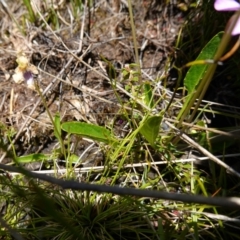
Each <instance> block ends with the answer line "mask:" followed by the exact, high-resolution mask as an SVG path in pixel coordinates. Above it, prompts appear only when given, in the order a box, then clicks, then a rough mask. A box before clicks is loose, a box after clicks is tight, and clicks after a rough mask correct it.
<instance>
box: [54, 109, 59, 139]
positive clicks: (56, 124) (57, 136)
mask: <svg viewBox="0 0 240 240" xmlns="http://www.w3.org/2000/svg"><path fill="white" fill-rule="evenodd" d="M54 135H55V137H56V138H57V139H58V141H59V142H61V120H60V115H59V113H57V114H56V115H55V117H54Z"/></svg>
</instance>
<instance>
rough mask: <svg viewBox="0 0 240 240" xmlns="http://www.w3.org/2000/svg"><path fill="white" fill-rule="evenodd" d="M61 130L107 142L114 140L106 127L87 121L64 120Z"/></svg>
mask: <svg viewBox="0 0 240 240" xmlns="http://www.w3.org/2000/svg"><path fill="white" fill-rule="evenodd" d="M62 130H64V131H65V132H67V133H74V134H78V135H81V136H83V137H87V138H90V139H93V140H96V141H100V142H106V143H109V142H110V141H112V140H114V139H113V137H112V135H111V132H110V131H109V130H108V129H106V128H104V127H100V126H96V125H93V124H89V123H83V122H65V123H63V124H62Z"/></svg>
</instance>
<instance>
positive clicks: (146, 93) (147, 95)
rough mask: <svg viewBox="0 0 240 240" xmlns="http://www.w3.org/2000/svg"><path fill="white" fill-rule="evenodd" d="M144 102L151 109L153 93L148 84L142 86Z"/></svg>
mask: <svg viewBox="0 0 240 240" xmlns="http://www.w3.org/2000/svg"><path fill="white" fill-rule="evenodd" d="M144 102H145V104H146V105H147V106H149V107H150V108H153V93H152V88H151V85H150V84H149V83H148V82H146V83H145V84H144Z"/></svg>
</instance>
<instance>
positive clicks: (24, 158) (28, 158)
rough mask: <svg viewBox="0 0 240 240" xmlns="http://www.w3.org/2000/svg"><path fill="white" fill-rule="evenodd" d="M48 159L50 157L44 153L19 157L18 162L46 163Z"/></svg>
mask: <svg viewBox="0 0 240 240" xmlns="http://www.w3.org/2000/svg"><path fill="white" fill-rule="evenodd" d="M46 159H48V156H47V155H45V154H42V153H33V154H30V155H26V156H21V157H17V158H16V161H17V162H18V163H32V162H40V161H44V160H46Z"/></svg>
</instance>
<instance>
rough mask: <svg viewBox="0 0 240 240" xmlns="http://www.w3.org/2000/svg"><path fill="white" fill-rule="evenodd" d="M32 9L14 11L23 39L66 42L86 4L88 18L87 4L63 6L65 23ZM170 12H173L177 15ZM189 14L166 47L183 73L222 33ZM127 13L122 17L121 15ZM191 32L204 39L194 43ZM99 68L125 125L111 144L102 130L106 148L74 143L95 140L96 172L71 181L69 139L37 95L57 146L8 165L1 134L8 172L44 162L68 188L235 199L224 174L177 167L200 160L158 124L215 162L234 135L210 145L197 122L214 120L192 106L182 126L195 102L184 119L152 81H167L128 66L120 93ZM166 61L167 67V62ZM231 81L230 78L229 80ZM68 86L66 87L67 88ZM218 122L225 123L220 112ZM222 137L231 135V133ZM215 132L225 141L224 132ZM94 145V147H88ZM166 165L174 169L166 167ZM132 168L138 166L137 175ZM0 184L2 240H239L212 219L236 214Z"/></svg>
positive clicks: (205, 6) (197, 12)
mask: <svg viewBox="0 0 240 240" xmlns="http://www.w3.org/2000/svg"><path fill="white" fill-rule="evenodd" d="M33 2H34V1H33ZM129 2H130V1H129ZM200 2H201V1H200ZM35 3H36V2H34V4H32V3H31V2H30V1H27V0H25V1H23V3H22V4H23V6H24V7H25V10H26V12H25V13H24V17H26V19H28V20H29V22H27V24H26V25H24V26H25V28H26V29H24V32H27V31H28V29H27V26H29V24H33V25H34V24H36V25H35V26H38V27H39V26H41V30H46V29H48V28H51V31H52V32H53V33H55V32H57V31H61V29H63V28H65V27H66V28H70V29H71V31H72V32H74V31H73V28H76V29H78V28H79V26H80V25H81V24H83V23H82V22H81V21H80V20H79V19H80V16H82V14H83V13H84V11H86V8H85V7H87V4H88V6H90V7H92V8H93V7H94V6H95V5H94V4H95V2H94V1H93V2H92V1H88V2H87V4H83V3H82V2H81V1H79V0H75V1H74V0H72V1H68V3H66V7H67V8H68V15H63V12H64V11H63V6H62V5H61V6H58V5H57V2H54V1H51V2H49V1H43V6H44V7H43V8H44V9H45V11H43V9H36V6H35ZM166 4H167V1H166ZM179 6H180V7H182V5H179ZM189 6H190V7H189V8H188V7H187V6H186V9H187V10H188V11H189V19H188V21H186V23H185V26H184V27H183V29H182V30H181V34H182V35H181V36H179V38H178V40H177V43H176V46H175V48H176V49H175V50H178V51H179V52H180V53H181V54H180V55H177V56H176V58H177V59H176V62H175V64H176V66H177V67H176V68H177V69H180V68H181V67H183V66H184V65H185V64H186V63H187V62H190V61H194V60H195V59H196V57H197V55H198V54H199V53H200V52H201V50H202V49H203V48H204V46H205V45H206V43H208V42H209V41H210V39H211V38H212V37H213V36H214V35H215V34H216V33H217V32H218V31H219V30H223V28H221V27H224V25H223V26H221V27H220V26H219V29H218V28H217V29H216V27H215V25H216V24H215V25H214V23H215V22H218V21H219V16H218V15H217V14H216V13H215V12H214V11H213V9H212V6H211V3H208V2H206V1H204V3H202V4H199V1H197V2H195V1H192V5H190V4H189ZM129 9H130V10H131V8H129ZM184 9H185V5H184ZM38 11H40V12H38ZM43 18H44V19H43ZM210 19H211V21H210ZM26 21H27V20H26ZM75 23H76V25H75ZM210 23H212V24H210ZM39 28H40V27H39ZM131 29H132V30H133V32H137V29H135V25H134V22H131ZM196 29H198V31H196ZM199 32H202V33H204V34H199ZM82 35H84V34H82ZM56 36H57V35H56ZM134 38H135V37H134V34H133V39H134ZM139 47H140V46H137V42H136V41H133V49H135V53H136V54H137V51H138V49H139ZM67 50H68V49H65V50H64V51H67ZM71 54H72V56H73V57H74V58H78V56H76V55H74V54H73V53H71ZM169 58H171V57H169ZM100 59H102V60H104V62H105V63H106V64H108V65H109V66H110V68H111V72H112V73H113V74H112V75H111V76H110V75H108V76H104V78H105V79H106V80H108V81H109V82H110V84H111V86H112V88H113V89H114V91H115V96H116V99H118V106H120V110H119V113H118V114H119V116H121V117H120V120H121V121H123V122H124V123H125V125H124V127H125V129H126V132H125V135H124V136H116V135H115V129H114V122H110V123H109V124H108V125H106V126H103V127H104V128H105V130H106V132H107V133H108V132H110V133H111V134H112V136H111V137H112V138H110V137H109V136H106V135H107V134H106V135H104V136H100V134H99V135H97V134H96V135H91V134H90V133H89V134H86V135H84V137H88V138H90V139H93V140H97V142H98V147H99V149H100V150H101V151H102V152H103V153H104V165H103V166H102V168H101V169H100V170H99V169H97V167H96V168H94V167H93V168H92V169H91V170H88V171H87V173H85V174H80V173H78V172H77V171H75V170H76V169H75V166H74V164H75V163H77V164H81V159H78V156H76V155H75V154H74V153H73V151H72V148H71V137H72V136H74V135H76V134H77V133H74V134H73V133H72V132H71V133H70V131H63V130H64V129H63V128H62V124H63V122H62V120H61V117H62V116H61V115H59V114H56V115H52V113H51V112H50V109H48V106H47V103H46V99H47V96H45V95H44V94H43V93H42V92H41V89H40V88H38V87H37V91H36V94H38V95H39V96H40V98H41V102H42V103H43V105H44V108H45V109H46V110H47V113H48V116H49V118H50V120H51V123H50V124H51V127H52V131H53V135H54V138H55V139H56V142H57V144H56V146H55V148H53V150H52V153H48V154H45V153H43V154H41V153H36V154H35V155H29V156H24V157H25V158H21V157H22V156H17V154H16V151H17V150H16V149H15V145H14V142H13V141H12V139H14V136H15V134H16V133H15V132H14V131H11V129H8V127H7V126H5V125H4V124H3V125H2V127H1V132H0V138H1V139H0V147H1V149H2V150H3V152H7V153H8V157H10V158H11V159H12V162H11V163H10V164H16V161H18V164H23V163H26V162H30V161H31V160H32V159H34V158H37V157H38V160H41V161H42V163H44V164H46V165H45V167H46V168H47V167H48V164H52V163H50V161H48V159H51V161H53V165H54V171H53V174H55V175H56V176H57V177H62V178H73V179H76V180H77V181H79V180H80V181H86V182H90V183H91V182H95V183H98V184H107V185H120V186H121V187H134V188H139V189H155V190H161V191H168V192H179V193H186V194H200V195H204V196H209V197H210V196H232V195H234V196H238V195H239V194H238V193H235V192H234V188H237V184H238V182H237V181H236V178H235V177H234V176H230V177H229V175H228V174H227V173H226V171H225V169H224V168H222V167H220V166H218V165H216V164H215V163H214V162H211V160H210V164H209V165H210V166H209V165H208V163H206V164H203V165H200V167H196V165H195V164H194V163H193V162H192V161H189V162H187V161H185V162H184V161H181V159H182V160H183V158H184V157H183V156H185V158H186V159H190V158H191V157H194V158H197V159H198V158H200V157H201V156H198V155H199V151H196V150H195V149H194V147H192V146H191V145H190V144H189V143H187V142H184V139H182V140H181V141H176V138H175V137H176V135H177V134H178V133H177V132H176V131H175V130H174V129H171V125H170V124H169V125H168V122H171V120H173V121H174V122H173V124H174V123H175V126H177V128H178V129H181V130H183V129H185V132H186V133H187V134H188V135H189V136H190V137H191V138H192V139H193V140H194V141H195V142H196V143H197V144H199V145H201V146H203V147H204V148H205V149H206V150H208V151H210V152H212V153H217V154H222V155H223V158H222V159H224V155H225V154H227V153H226V151H227V150H228V149H229V148H230V147H231V146H233V148H236V145H234V144H235V143H233V144H229V145H227V143H229V142H230V141H229V138H230V139H231V138H234V135H229V136H228V137H226V138H220V139H218V140H219V141H220V142H219V141H218V142H215V141H216V138H215V137H216V135H217V136H218V134H219V136H221V133H216V131H215V132H214V130H211V129H208V125H207V124H206V121H205V119H204V118H203V117H202V116H204V115H205V114H207V113H209V112H210V113H211V114H217V112H216V111H215V110H212V109H211V108H209V106H210V105H211V103H209V102H207V103H206V105H200V107H198V108H197V110H198V113H199V114H197V117H196V118H194V119H192V121H191V122H188V121H187V120H186V119H188V118H189V114H190V113H191V111H193V109H194V107H195V101H193V104H192V106H189V109H187V108H186V109H185V108H184V106H185V105H184V101H185V100H186V97H185V96H184V95H182V96H180V97H179V95H178V94H177V91H176V95H174V97H173V98H172V101H171V97H172V92H171V91H169V90H168V89H166V88H160V87H159V82H160V81H162V82H164V81H166V80H167V74H163V75H162V77H161V78H160V79H161V80H159V79H156V80H155V79H154V81H152V80H151V79H147V80H145V79H143V78H142V75H143V73H140V66H139V65H138V64H136V63H134V64H130V65H125V66H123V67H122V69H121V71H120V72H121V74H122V79H121V84H122V85H120V84H119V83H118V82H117V80H116V79H115V78H116V76H115V74H116V72H117V71H119V70H117V69H115V68H114V66H113V65H112V64H111V63H110V62H108V60H106V59H104V57H102V56H100ZM135 59H136V61H137V59H138V57H137V56H135ZM78 60H79V62H80V60H81V61H83V60H82V58H79V59H78ZM171 60H173V59H170V60H169V61H171ZM231 61H233V62H234V64H235V66H236V65H237V64H238V61H237V60H231ZM167 64H168V63H167ZM85 66H87V67H89V69H92V67H91V65H90V64H89V63H85ZM167 68H168V66H167V67H166V69H167ZM185 70H186V69H185V68H181V73H182V77H184V75H185ZM95 71H96V73H98V70H95ZM224 71H225V74H226V75H228V74H230V75H231V73H232V68H231V64H229V65H228V67H227V68H225V69H224ZM235 71H236V73H238V72H237V70H235ZM145 77H146V76H145ZM182 77H181V76H180V78H179V88H180V87H182V86H181V84H180V82H181V81H182V80H183V79H182ZM62 82H64V80H62ZM65 83H66V82H65ZM68 84H69V86H71V85H70V84H71V83H70V81H69V83H68ZM237 84H239V79H238V80H236V85H237ZM122 86H124V87H122ZM237 86H239V85H237ZM181 89H182V88H181ZM176 90H179V89H176ZM198 91H202V89H198ZM120 93H125V94H126V95H127V96H128V98H129V101H127V102H125V101H122V99H121V95H120ZM159 93H162V94H161V95H160V94H159ZM179 111H182V112H183V114H184V116H185V117H184V118H183V119H181V121H180V122H179V121H178V120H177V119H176V116H177V114H176V113H178V112H179ZM214 111H215V112H214ZM231 111H232V112H231V113H230V114H231V116H232V118H234V119H235V120H237V119H238V118H239V114H238V113H237V111H236V112H235V110H231ZM189 112H190V113H189ZM220 114H225V115H226V114H229V113H224V111H221V110H220ZM234 114H235V115H234ZM185 120H186V121H185ZM70 124H71V122H70ZM187 124H189V125H190V126H189V125H187ZM232 127H233V129H234V128H235V127H236V126H232ZM96 129H97V130H99V129H100V128H96ZM215 130H218V129H215ZM222 131H224V132H227V133H228V132H229V131H226V130H225V129H222ZM79 135H81V134H79ZM179 136H180V135H179ZM99 139H100V140H104V141H98V140H99ZM170 140H171V141H170ZM238 141H239V140H237V142H238ZM7 143H10V145H11V148H9V149H8V146H7ZM219 146H220V147H219ZM232 151H234V150H232ZM59 158H63V160H64V161H65V163H66V166H65V167H66V172H64V173H63V174H62V176H59V175H58V174H57V171H58V170H59V169H58V167H59V166H58V163H57V160H58V159H59ZM174 160H179V161H178V162H177V163H174V162H173V161H174ZM24 161H25V162H24ZM161 161H165V162H164V164H161V165H160V164H159V165H157V164H155V162H161ZM141 163H143V164H145V165H144V166H141V165H137V164H141ZM135 164H136V165H135ZM129 165H131V167H129ZM126 166H128V167H126ZM159 166H160V167H159ZM46 171H48V170H46ZM0 182H1V190H2V194H1V196H0V201H1V203H2V204H3V208H4V211H5V212H4V217H3V220H4V221H5V222H6V223H7V224H8V225H9V227H10V228H8V229H7V228H5V227H1V231H0V236H1V237H4V238H5V239H7V238H9V239H10V235H13V232H11V229H14V230H16V231H17V232H18V233H19V234H21V235H22V236H23V238H26V239H216V238H220V239H226V238H229V237H232V238H234V237H235V239H238V238H239V239H240V237H238V236H237V235H235V234H234V233H233V232H231V229H232V227H231V226H230V227H229V229H230V230H228V226H227V225H225V223H226V222H227V220H226V219H225V218H224V217H222V218H220V217H219V216H220V215H221V214H222V215H226V216H229V217H231V218H232V219H236V216H237V215H238V212H237V211H236V212H233V211H232V212H231V211H230V212H226V211H224V210H223V209H221V208H215V207H209V206H205V205H197V204H184V203H177V202H172V201H163V200H154V199H144V198H136V197H133V196H131V197H130V196H129V197H124V198H123V197H118V196H115V195H112V194H108V193H105V194H97V193H94V192H80V191H79V192H77V191H72V190H62V189H59V188H58V187H56V186H52V185H50V184H47V183H43V182H41V181H37V180H32V179H29V178H27V177H24V176H22V175H11V174H9V175H2V176H1V178H0ZM229 186H231V188H229ZM237 189H238V188H237ZM207 214H208V215H207ZM226 216H225V217H226ZM238 224H239V223H238Z"/></svg>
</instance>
